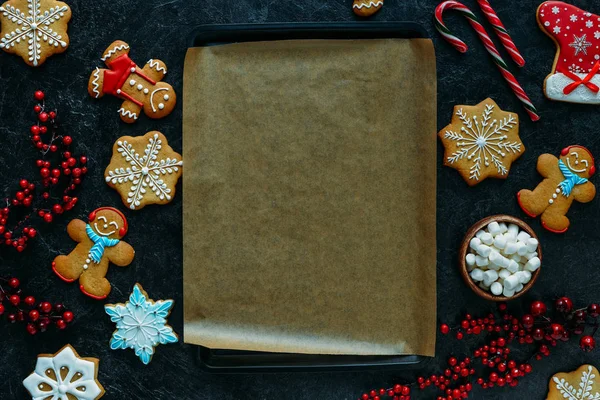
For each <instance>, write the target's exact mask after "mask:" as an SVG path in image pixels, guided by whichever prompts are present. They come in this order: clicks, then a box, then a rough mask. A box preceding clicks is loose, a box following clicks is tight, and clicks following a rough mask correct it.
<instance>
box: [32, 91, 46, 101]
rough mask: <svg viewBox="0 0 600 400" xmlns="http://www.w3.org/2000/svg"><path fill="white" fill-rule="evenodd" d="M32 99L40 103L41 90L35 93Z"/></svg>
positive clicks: (42, 95) (41, 97)
mask: <svg viewBox="0 0 600 400" xmlns="http://www.w3.org/2000/svg"><path fill="white" fill-rule="evenodd" d="M33 97H34V98H35V99H36V100H37V101H42V100H44V92H42V91H41V90H38V91H36V92H35V93H34V94H33Z"/></svg>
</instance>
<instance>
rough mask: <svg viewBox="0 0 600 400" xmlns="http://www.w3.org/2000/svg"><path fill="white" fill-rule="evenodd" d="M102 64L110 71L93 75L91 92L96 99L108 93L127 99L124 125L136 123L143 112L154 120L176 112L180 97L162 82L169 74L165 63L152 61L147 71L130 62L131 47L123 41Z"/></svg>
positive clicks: (109, 51)
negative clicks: (174, 110)
mask: <svg viewBox="0 0 600 400" xmlns="http://www.w3.org/2000/svg"><path fill="white" fill-rule="evenodd" d="M101 60H102V61H104V62H105V63H106V65H107V66H108V68H109V69H100V68H96V70H95V71H94V72H92V75H91V76H90V80H89V83H88V92H89V94H90V96H92V97H94V98H100V97H102V96H104V94H106V93H108V94H112V95H113V96H116V97H119V98H121V99H123V104H121V108H119V115H120V116H121V119H122V120H123V121H124V122H127V123H129V124H131V123H134V122H135V121H137V119H138V118H139V116H140V113H141V111H142V110H143V111H144V114H146V115H147V116H148V117H150V118H154V119H158V118H163V117H166V116H167V115H169V114H170V113H171V111H173V109H174V108H175V104H176V102H177V95H176V94H175V91H174V90H173V87H172V86H171V85H169V84H168V83H165V82H161V81H162V79H163V78H164V77H165V75H166V74H167V66H166V65H165V63H164V62H162V61H161V60H156V59H150V60H148V62H147V63H146V65H144V67H143V68H140V67H138V66H137V65H136V63H135V62H133V61H132V60H131V58H129V45H128V44H127V43H125V42H123V41H121V40H117V41H115V42H113V43H112V44H111V45H110V46H109V47H108V48H107V49H106V50H105V51H104V54H103V56H102V58H101Z"/></svg>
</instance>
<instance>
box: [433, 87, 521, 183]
mask: <svg viewBox="0 0 600 400" xmlns="http://www.w3.org/2000/svg"><path fill="white" fill-rule="evenodd" d="M438 136H439V138H440V139H441V140H442V144H443V145H444V149H445V152H444V165H446V166H448V167H451V168H454V169H456V170H457V171H458V172H459V173H460V175H461V176H462V177H463V179H464V180H465V181H466V182H467V184H468V185H469V186H475V185H477V184H478V183H480V182H481V181H483V180H485V179H486V178H499V179H506V178H507V177H508V172H509V170H510V167H511V165H512V163H513V161H515V160H516V159H518V158H519V157H521V155H523V153H524V152H525V146H524V145H523V143H522V142H521V139H520V138H519V116H518V115H517V114H513V113H509V112H505V111H502V110H501V109H500V108H499V107H498V105H497V104H496V103H495V102H494V100H492V99H489V98H488V99H486V100H484V101H483V102H481V103H479V104H477V105H476V106H455V107H454V115H453V116H452V121H451V122H450V125H448V126H446V127H445V128H444V129H442V130H441V131H440V132H439V134H438Z"/></svg>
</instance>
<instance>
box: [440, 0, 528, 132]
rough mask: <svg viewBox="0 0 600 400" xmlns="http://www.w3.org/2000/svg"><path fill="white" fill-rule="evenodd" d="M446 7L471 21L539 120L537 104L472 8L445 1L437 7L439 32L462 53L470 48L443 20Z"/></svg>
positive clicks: (501, 70) (488, 49)
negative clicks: (514, 73) (533, 101)
mask: <svg viewBox="0 0 600 400" xmlns="http://www.w3.org/2000/svg"><path fill="white" fill-rule="evenodd" d="M446 9H454V10H457V11H459V12H460V13H462V14H463V15H464V16H465V17H466V18H467V21H469V23H470V24H471V26H472V27H473V29H475V32H477V35H479V38H480V39H481V41H482V42H483V44H484V45H485V49H486V50H487V51H488V53H489V54H490V55H491V56H492V58H493V60H494V62H495V63H496V66H497V67H498V69H500V72H501V73H502V76H503V77H504V79H505V80H506V82H508V84H509V86H510V87H511V89H512V90H513V92H514V93H515V95H516V96H517V97H518V99H519V100H520V101H521V103H523V106H524V107H525V110H526V111H527V113H528V114H529V117H530V118H531V120H532V121H538V120H539V119H540V116H539V115H538V114H537V110H536V109H535V106H534V105H533V104H532V103H531V100H530V99H529V97H528V96H527V94H526V93H525V91H524V90H523V88H522V87H521V85H519V82H518V81H517V78H515V76H514V75H513V74H512V73H511V72H510V71H509V70H508V66H507V65H506V63H505V62H504V60H503V59H502V56H500V53H498V49H496V46H495V45H494V42H492V39H490V37H489V36H488V34H487V32H486V31H485V28H484V27H483V26H482V25H481V24H480V23H479V21H478V20H477V17H476V16H475V14H473V13H472V12H471V10H469V9H468V8H467V7H465V6H464V5H463V4H461V3H459V2H457V1H454V0H449V1H444V2H443V3H441V4H440V5H439V6H437V8H436V9H435V27H436V29H437V30H438V32H440V34H441V35H442V37H443V38H444V39H445V40H447V41H448V42H450V44H452V46H454V48H456V49H457V50H458V51H460V52H461V53H465V52H466V51H467V49H468V48H469V47H468V46H467V45H466V44H465V42H463V41H462V40H460V39H459V38H457V37H456V36H454V35H453V34H452V33H450V30H449V29H448V28H447V27H446V25H445V24H444V21H442V14H443V13H444V11H445V10H446Z"/></svg>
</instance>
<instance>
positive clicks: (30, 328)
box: [26, 323, 37, 335]
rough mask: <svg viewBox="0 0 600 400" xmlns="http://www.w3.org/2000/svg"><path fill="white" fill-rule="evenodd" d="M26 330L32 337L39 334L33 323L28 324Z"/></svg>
mask: <svg viewBox="0 0 600 400" xmlns="http://www.w3.org/2000/svg"><path fill="white" fill-rule="evenodd" d="M26 329H27V332H28V333H29V334H30V335H35V334H36V333H37V328H36V327H35V325H34V324H31V323H29V324H27V327H26Z"/></svg>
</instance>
